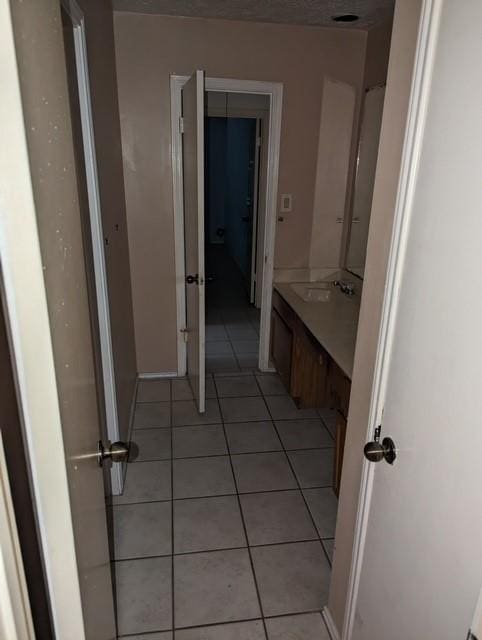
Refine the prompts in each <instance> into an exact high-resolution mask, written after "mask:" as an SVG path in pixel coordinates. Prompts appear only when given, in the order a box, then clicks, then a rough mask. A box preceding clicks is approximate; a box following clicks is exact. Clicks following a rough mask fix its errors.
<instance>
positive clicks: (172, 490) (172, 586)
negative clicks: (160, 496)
mask: <svg viewBox="0 0 482 640" xmlns="http://www.w3.org/2000/svg"><path fill="white" fill-rule="evenodd" d="M172 396H173V389H172V384H171V386H170V407H169V409H170V416H171V424H172V402H173V401H172ZM173 435H174V432H173V430H172V428H171V626H172V637H173V638H174V637H175V628H176V620H175V616H176V608H175V604H176V603H175V597H174V586H175V583H174V578H175V576H174V462H173V455H174V443H173Z"/></svg>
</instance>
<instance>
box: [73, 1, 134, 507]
mask: <svg viewBox="0 0 482 640" xmlns="http://www.w3.org/2000/svg"><path fill="white" fill-rule="evenodd" d="M61 5H62V7H63V8H64V10H65V11H66V12H67V14H68V15H69V16H70V19H71V20H72V24H73V32H74V48H75V59H76V64H77V85H78V89H79V103H80V118H81V125H82V140H83V144H84V161H85V172H86V178H87V194H88V201H89V218H90V231H91V238H92V254H93V263H94V278H95V293H96V301H97V314H98V320H99V338H100V351H101V361H102V382H103V389H104V404H105V416H106V427H107V437H108V438H109V440H111V441H112V442H115V441H116V440H119V438H120V434H119V418H118V414H117V395H116V383H115V370H114V355H113V350H112V336H111V324H110V310H109V290H108V285H107V271H106V266H105V253H104V232H103V228H102V208H101V201H100V189H99V177H98V172H97V157H96V151H95V135H94V122H93V118H92V100H91V97H90V96H91V94H90V79H89V67H88V59H87V41H86V35H85V20H84V13H83V11H82V9H81V8H80V7H79V5H78V4H77V2H76V0H61ZM110 476H111V485H112V494H113V495H119V494H121V493H122V489H123V486H124V473H123V465H121V464H114V465H112V468H111V470H110Z"/></svg>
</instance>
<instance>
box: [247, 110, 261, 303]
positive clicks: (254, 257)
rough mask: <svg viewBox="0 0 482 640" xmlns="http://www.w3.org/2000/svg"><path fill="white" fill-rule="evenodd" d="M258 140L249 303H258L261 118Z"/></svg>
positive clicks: (259, 120)
mask: <svg viewBox="0 0 482 640" xmlns="http://www.w3.org/2000/svg"><path fill="white" fill-rule="evenodd" d="M255 136H256V140H255V146H254V185H253V218H252V220H251V226H252V229H251V276H250V282H249V301H250V302H251V304H255V303H256V295H255V294H256V291H255V281H256V275H257V269H256V267H257V266H258V251H257V243H258V207H259V193H258V191H259V170H260V166H259V165H260V160H261V118H256V133H255Z"/></svg>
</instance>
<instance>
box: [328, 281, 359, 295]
mask: <svg viewBox="0 0 482 640" xmlns="http://www.w3.org/2000/svg"><path fill="white" fill-rule="evenodd" d="M333 286H334V287H338V288H339V289H340V291H341V292H342V293H344V294H345V295H346V296H354V295H355V286H354V284H353V282H348V280H333Z"/></svg>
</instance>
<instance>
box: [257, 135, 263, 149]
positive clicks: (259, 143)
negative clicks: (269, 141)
mask: <svg viewBox="0 0 482 640" xmlns="http://www.w3.org/2000/svg"><path fill="white" fill-rule="evenodd" d="M262 142H263V139H262V138H261V136H259V138H256V146H257V147H260V146H261V143H262Z"/></svg>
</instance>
